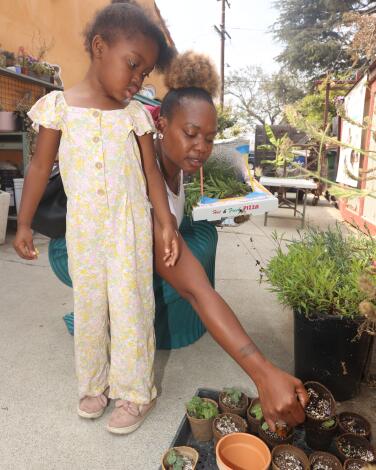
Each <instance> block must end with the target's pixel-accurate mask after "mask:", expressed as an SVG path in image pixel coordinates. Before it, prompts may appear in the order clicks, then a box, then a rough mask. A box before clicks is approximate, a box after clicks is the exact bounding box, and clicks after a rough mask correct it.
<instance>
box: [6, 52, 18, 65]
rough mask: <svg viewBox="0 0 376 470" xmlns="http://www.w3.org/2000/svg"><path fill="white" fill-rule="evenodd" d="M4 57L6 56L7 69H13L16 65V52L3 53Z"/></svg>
mask: <svg viewBox="0 0 376 470" xmlns="http://www.w3.org/2000/svg"><path fill="white" fill-rule="evenodd" d="M3 55H4V56H5V59H6V63H5V65H6V67H13V66H14V65H15V63H16V57H15V55H14V52H10V51H3Z"/></svg>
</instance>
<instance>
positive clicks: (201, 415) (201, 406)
mask: <svg viewBox="0 0 376 470" xmlns="http://www.w3.org/2000/svg"><path fill="white" fill-rule="evenodd" d="M186 409H187V418H188V420H189V424H190V425H191V430H192V434H193V437H194V438H195V439H196V441H203V442H206V441H210V440H211V439H212V438H213V428H212V424H213V420H214V418H215V417H216V416H217V415H218V405H217V403H216V402H215V401H214V400H211V399H210V398H200V397H193V398H192V399H191V400H190V401H189V402H188V403H187V404H186Z"/></svg>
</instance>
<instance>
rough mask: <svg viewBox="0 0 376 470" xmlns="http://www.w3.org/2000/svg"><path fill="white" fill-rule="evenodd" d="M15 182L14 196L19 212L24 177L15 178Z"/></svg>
mask: <svg viewBox="0 0 376 470" xmlns="http://www.w3.org/2000/svg"><path fill="white" fill-rule="evenodd" d="M13 184H14V198H15V200H16V210H17V214H18V212H19V210H20V203H21V196H22V189H23V184H24V179H23V178H13Z"/></svg>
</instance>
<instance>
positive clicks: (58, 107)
mask: <svg viewBox="0 0 376 470" xmlns="http://www.w3.org/2000/svg"><path fill="white" fill-rule="evenodd" d="M61 93H62V92H61V91H52V92H51V93H48V94H47V95H44V96H42V98H40V99H39V100H38V101H37V102H36V103H35V104H34V106H33V107H32V108H31V109H30V111H29V112H28V113H27V115H28V116H29V118H30V119H31V120H32V121H33V123H32V126H33V129H34V130H36V131H37V132H39V126H43V127H46V128H47V129H55V130H61V127H62V126H61V124H62V112H63V110H62V99H61V98H62V97H61Z"/></svg>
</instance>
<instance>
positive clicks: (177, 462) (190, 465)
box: [162, 446, 199, 470]
mask: <svg viewBox="0 0 376 470" xmlns="http://www.w3.org/2000/svg"><path fill="white" fill-rule="evenodd" d="M198 459H199V455H198V452H197V451H196V450H195V449H193V447H186V446H180V447H173V448H172V449H169V450H168V451H167V452H166V453H165V454H164V456H163V459H162V469H163V470H194V469H195V468H196V465H197V462H198Z"/></svg>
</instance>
